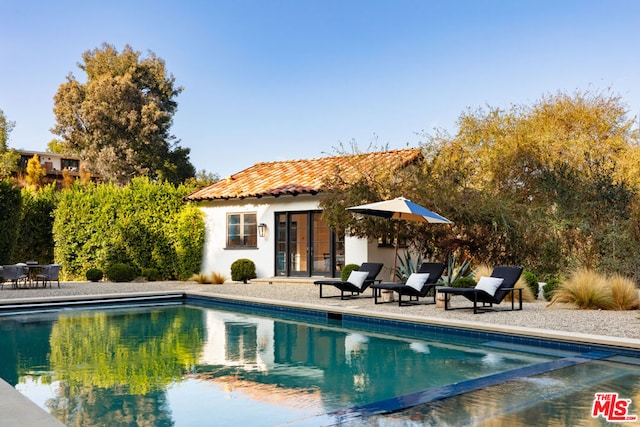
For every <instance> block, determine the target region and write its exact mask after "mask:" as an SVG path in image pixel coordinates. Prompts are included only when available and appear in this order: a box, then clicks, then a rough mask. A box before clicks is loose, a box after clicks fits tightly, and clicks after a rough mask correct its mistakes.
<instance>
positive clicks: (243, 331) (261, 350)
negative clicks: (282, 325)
mask: <svg viewBox="0 0 640 427" xmlns="http://www.w3.org/2000/svg"><path fill="white" fill-rule="evenodd" d="M273 323H274V322H273V320H269V319H251V321H249V320H248V319H247V318H246V317H244V316H239V315H237V314H233V313H223V312H214V311H208V312H207V315H206V331H207V335H206V338H205V344H204V348H203V351H202V359H201V360H200V363H203V364H207V365H226V366H241V367H243V368H244V369H249V370H259V371H264V370H268V369H269V368H270V367H273V365H274V360H273V359H274V357H273V356H274V355H273V353H274V352H273Z"/></svg>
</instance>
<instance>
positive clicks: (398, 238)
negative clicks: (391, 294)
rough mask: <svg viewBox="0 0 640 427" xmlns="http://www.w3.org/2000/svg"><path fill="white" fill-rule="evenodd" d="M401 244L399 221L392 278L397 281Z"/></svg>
mask: <svg viewBox="0 0 640 427" xmlns="http://www.w3.org/2000/svg"><path fill="white" fill-rule="evenodd" d="M399 244H400V221H398V226H397V227H396V242H395V245H394V246H395V253H394V255H393V276H391V280H392V281H393V282H395V281H396V271H397V270H396V269H397V267H398V245H399Z"/></svg>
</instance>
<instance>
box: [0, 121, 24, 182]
mask: <svg viewBox="0 0 640 427" xmlns="http://www.w3.org/2000/svg"><path fill="white" fill-rule="evenodd" d="M14 126H15V122H12V121H9V120H8V119H7V116H5V114H4V111H2V109H0V179H4V178H9V177H10V176H11V174H12V173H13V172H16V171H17V170H18V161H19V160H20V154H19V153H18V152H17V151H15V150H10V149H9V146H8V142H9V134H10V133H11V131H12V130H13V128H14Z"/></svg>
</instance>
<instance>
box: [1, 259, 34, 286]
mask: <svg viewBox="0 0 640 427" xmlns="http://www.w3.org/2000/svg"><path fill="white" fill-rule="evenodd" d="M28 278H29V276H28V269H27V267H26V266H25V265H20V264H13V265H3V266H2V289H4V282H5V281H7V282H11V283H12V284H13V288H14V289H16V288H19V287H20V283H22V284H23V285H24V286H25V287H26V286H27V280H28Z"/></svg>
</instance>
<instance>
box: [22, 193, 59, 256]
mask: <svg viewBox="0 0 640 427" xmlns="http://www.w3.org/2000/svg"><path fill="white" fill-rule="evenodd" d="M21 194H22V216H21V220H20V232H19V233H20V234H19V238H18V245H16V249H15V251H14V256H13V260H14V261H16V262H24V261H29V260H35V261H38V262H40V263H41V264H48V263H52V262H53V231H52V230H53V211H54V210H55V207H56V204H57V193H56V189H55V185H53V184H50V185H48V186H46V187H44V188H41V189H40V190H39V191H37V192H35V191H33V190H30V189H27V188H23V189H22V192H21Z"/></svg>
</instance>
